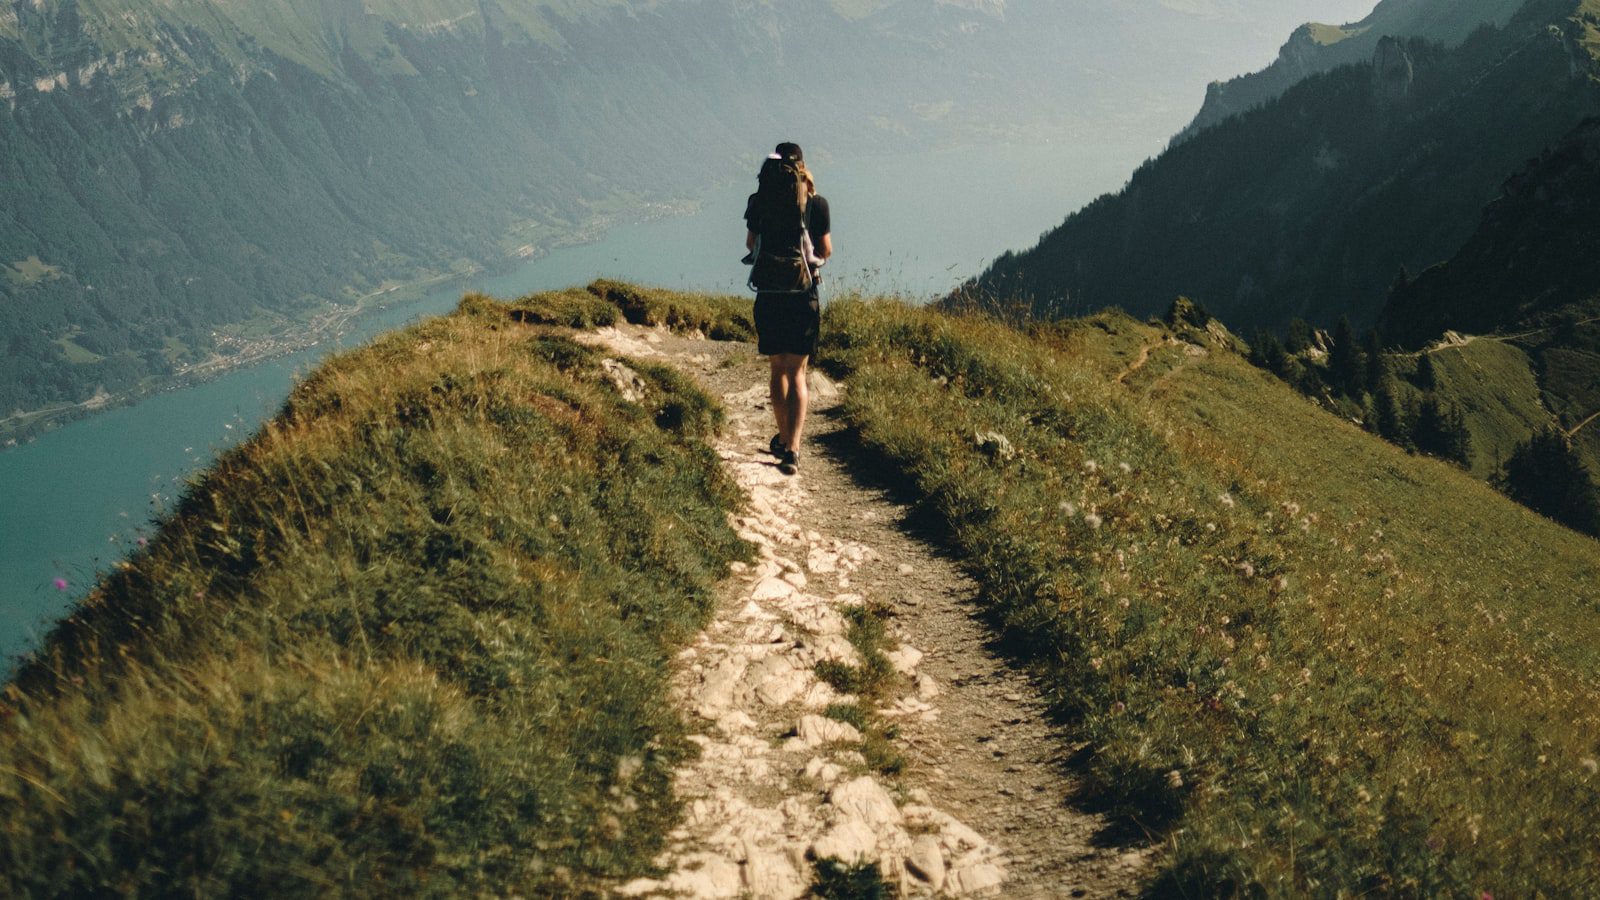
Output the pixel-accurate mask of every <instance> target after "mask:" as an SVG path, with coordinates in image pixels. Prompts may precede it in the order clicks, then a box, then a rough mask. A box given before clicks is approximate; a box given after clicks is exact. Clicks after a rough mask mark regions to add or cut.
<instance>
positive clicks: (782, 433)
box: [770, 353, 810, 451]
mask: <svg viewBox="0 0 1600 900" xmlns="http://www.w3.org/2000/svg"><path fill="white" fill-rule="evenodd" d="M808 359H809V357H806V356H802V355H800V354H798V353H777V354H774V355H773V356H772V382H771V385H770V388H771V396H772V414H773V417H774V418H776V419H777V421H778V443H780V444H782V445H783V447H784V448H785V449H788V450H794V451H799V449H800V436H801V434H802V433H803V432H804V431H805V425H806V411H807V405H808V402H809V400H810V397H809V396H808V395H807V392H806V362H807V360H808Z"/></svg>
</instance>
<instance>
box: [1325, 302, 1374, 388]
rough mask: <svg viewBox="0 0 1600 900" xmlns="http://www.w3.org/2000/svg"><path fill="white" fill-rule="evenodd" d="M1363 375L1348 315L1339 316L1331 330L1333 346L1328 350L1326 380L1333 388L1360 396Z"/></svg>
mask: <svg viewBox="0 0 1600 900" xmlns="http://www.w3.org/2000/svg"><path fill="white" fill-rule="evenodd" d="M1365 375H1366V372H1365V369H1364V367H1363V366H1362V364H1361V350H1360V348H1358V347H1357V346H1356V333H1355V330H1354V329H1352V328H1351V327H1350V319H1349V317H1348V316H1340V317H1339V325H1338V327H1336V328H1335V329H1334V330H1333V346H1332V347H1331V348H1329V350H1328V376H1329V377H1328V380H1329V381H1331V382H1332V383H1333V386H1334V388H1335V389H1337V390H1340V391H1343V392H1344V393H1345V394H1347V395H1349V396H1351V397H1360V396H1361V389H1362V382H1363V381H1364V380H1365Z"/></svg>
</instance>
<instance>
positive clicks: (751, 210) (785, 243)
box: [744, 194, 833, 253]
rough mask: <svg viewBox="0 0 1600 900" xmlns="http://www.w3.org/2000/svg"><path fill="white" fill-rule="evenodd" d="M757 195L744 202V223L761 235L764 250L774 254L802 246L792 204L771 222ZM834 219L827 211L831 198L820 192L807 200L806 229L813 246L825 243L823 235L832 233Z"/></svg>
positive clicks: (772, 218) (797, 249)
mask: <svg viewBox="0 0 1600 900" xmlns="http://www.w3.org/2000/svg"><path fill="white" fill-rule="evenodd" d="M758 196H759V195H758V194H751V195H750V199H749V200H747V201H745V205H744V222H745V225H746V226H747V227H749V229H750V230H751V231H753V232H755V233H756V234H758V235H760V237H761V247H762V249H763V250H764V252H767V253H771V252H773V251H775V250H781V249H793V250H795V251H797V252H798V251H799V249H800V229H799V227H797V226H798V223H797V222H796V220H795V217H794V213H793V212H792V209H793V207H791V208H790V211H789V212H788V214H787V215H780V216H772V217H771V219H770V221H768V220H766V217H764V216H763V215H762V213H763V210H762V209H761V208H760V204H759V203H758V202H757V197H758ZM832 227H833V221H832V218H831V216H830V215H829V214H828V201H827V200H826V199H824V198H823V197H822V196H821V195H820V194H819V195H818V196H815V197H812V198H811V199H810V200H808V201H806V231H807V232H808V233H809V234H810V235H811V243H812V245H813V246H820V245H821V244H822V236H823V235H825V234H828V233H830V230H831V229H832Z"/></svg>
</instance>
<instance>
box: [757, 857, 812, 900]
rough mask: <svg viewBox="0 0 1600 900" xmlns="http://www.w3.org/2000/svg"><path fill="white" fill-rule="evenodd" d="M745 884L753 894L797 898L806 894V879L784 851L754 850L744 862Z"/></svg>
mask: <svg viewBox="0 0 1600 900" xmlns="http://www.w3.org/2000/svg"><path fill="white" fill-rule="evenodd" d="M744 886H745V889H746V890H748V891H749V892H750V894H751V896H754V897H763V898H765V897H771V898H773V900H795V898H797V897H801V896H804V895H805V892H806V881H805V879H803V878H801V877H800V874H799V873H798V872H796V871H795V868H794V864H793V863H791V862H790V861H789V857H788V856H787V855H786V854H783V853H772V852H769V851H765V850H752V851H750V853H749V855H748V858H747V859H746V860H745V863H744Z"/></svg>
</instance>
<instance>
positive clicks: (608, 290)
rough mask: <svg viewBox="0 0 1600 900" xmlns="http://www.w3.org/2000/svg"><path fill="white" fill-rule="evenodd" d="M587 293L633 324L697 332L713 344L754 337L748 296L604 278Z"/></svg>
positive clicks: (753, 320) (754, 331)
mask: <svg viewBox="0 0 1600 900" xmlns="http://www.w3.org/2000/svg"><path fill="white" fill-rule="evenodd" d="M588 290H589V292H590V293H592V294H593V295H594V296H596V297H599V298H600V299H602V300H604V301H606V302H607V303H612V304H615V305H616V307H617V308H618V309H620V310H621V311H622V315H623V317H624V318H626V319H627V320H628V321H629V322H632V323H633V324H635V325H648V326H651V327H656V326H666V327H667V328H670V329H672V330H673V331H699V332H701V333H702V334H704V335H705V336H706V337H709V338H711V339H712V340H714V341H753V340H755V337H756V326H755V317H754V308H755V304H754V303H753V302H752V301H751V300H750V299H749V298H747V297H734V296H723V295H713V294H689V293H683V292H680V291H669V290H666V289H665V288H652V287H641V286H639V285H634V284H626V283H623V282H620V281H609V280H603V279H602V280H600V281H596V282H594V283H593V284H591V285H589V288H588Z"/></svg>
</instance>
